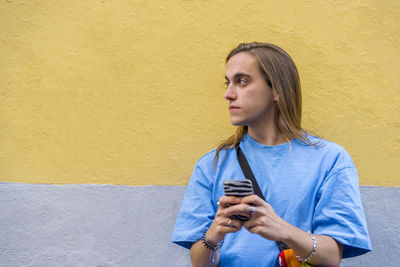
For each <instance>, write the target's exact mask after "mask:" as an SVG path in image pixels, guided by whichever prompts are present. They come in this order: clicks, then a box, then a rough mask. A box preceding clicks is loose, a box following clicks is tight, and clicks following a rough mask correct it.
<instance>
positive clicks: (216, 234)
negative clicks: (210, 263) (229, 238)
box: [206, 196, 242, 246]
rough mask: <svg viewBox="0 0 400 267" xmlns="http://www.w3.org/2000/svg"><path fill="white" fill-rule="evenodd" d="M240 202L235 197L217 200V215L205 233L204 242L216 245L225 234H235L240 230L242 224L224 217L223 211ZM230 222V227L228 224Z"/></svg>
mask: <svg viewBox="0 0 400 267" xmlns="http://www.w3.org/2000/svg"><path fill="white" fill-rule="evenodd" d="M240 203H241V200H240V198H237V197H232V196H222V197H220V199H219V205H218V210H217V214H216V215H215V218H214V220H213V222H212V224H211V226H210V228H209V229H208V231H207V233H206V240H207V242H210V243H211V244H212V245H215V246H216V245H217V244H218V243H219V242H221V241H222V240H223V239H224V238H225V235H226V234H227V233H235V232H237V231H239V230H240V229H241V228H242V222H241V221H239V220H235V219H231V218H229V216H226V215H225V213H224V210H226V209H228V206H229V205H237V204H240ZM229 221H231V227H229V225H228V223H229Z"/></svg>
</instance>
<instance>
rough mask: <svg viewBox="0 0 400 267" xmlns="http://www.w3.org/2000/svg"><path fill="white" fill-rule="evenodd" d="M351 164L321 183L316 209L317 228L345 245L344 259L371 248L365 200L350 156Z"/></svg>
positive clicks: (322, 233) (338, 169) (315, 229)
mask: <svg viewBox="0 0 400 267" xmlns="http://www.w3.org/2000/svg"><path fill="white" fill-rule="evenodd" d="M345 157H348V160H349V162H350V163H349V164H345V166H343V167H339V168H336V169H334V170H333V171H332V173H331V174H330V175H329V176H328V177H327V178H326V180H325V182H324V184H323V185H322V186H321V188H320V190H319V192H318V196H317V204H316V208H315V214H314V220H313V231H314V233H315V234H319V235H327V236H330V237H332V238H334V239H335V240H336V241H338V242H339V243H341V244H343V258H349V257H354V256H358V255H361V254H364V253H367V252H369V251H370V250H371V241H370V238H369V235H368V229H367V224H366V220H365V216H364V211H363V207H362V203H361V196H360V190H359V185H358V174H357V170H356V168H355V167H354V165H353V163H352V161H351V158H350V156H348V155H345Z"/></svg>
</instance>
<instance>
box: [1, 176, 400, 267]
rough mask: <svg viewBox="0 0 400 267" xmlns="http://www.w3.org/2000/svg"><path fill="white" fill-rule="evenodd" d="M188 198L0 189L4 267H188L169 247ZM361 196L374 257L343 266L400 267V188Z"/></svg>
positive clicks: (172, 190) (72, 188) (179, 192)
mask: <svg viewBox="0 0 400 267" xmlns="http://www.w3.org/2000/svg"><path fill="white" fill-rule="evenodd" d="M184 192H185V187H181V186H117V185H63V186H61V185H58V186H57V185H39V184H31V185H27V184H15V183H13V184H0V203H2V204H1V205H0V214H1V217H0V218H1V219H0V222H1V223H0V236H1V238H0V267H9V266H24V267H53V266H57V267H69V266H74V267H92V266H93V267H132V266H145V267H159V266H165V267H188V266H190V258H189V251H188V250H187V249H184V248H181V247H179V246H177V245H174V244H172V243H171V242H170V240H171V235H172V230H173V228H174V224H175V219H176V216H177V214H178V211H179V208H180V205H181V202H182V199H183V194H184ZM382 194H384V196H385V197H382ZM361 195H362V198H363V201H364V210H365V215H366V218H367V222H368V228H369V232H370V235H371V241H372V244H373V251H372V252H370V253H368V254H366V255H364V256H361V257H356V258H351V259H344V260H343V263H342V265H341V266H343V267H346V266H348V267H375V266H385V267H397V266H399V264H400V261H399V259H400V241H399V236H400V229H399V227H398V226H399V223H400V206H399V205H393V203H399V201H400V188H394V187H375V186H374V187H372V186H363V187H361ZM4 217H6V218H8V219H7V220H5V219H4Z"/></svg>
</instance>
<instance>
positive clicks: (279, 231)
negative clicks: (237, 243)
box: [223, 195, 291, 241]
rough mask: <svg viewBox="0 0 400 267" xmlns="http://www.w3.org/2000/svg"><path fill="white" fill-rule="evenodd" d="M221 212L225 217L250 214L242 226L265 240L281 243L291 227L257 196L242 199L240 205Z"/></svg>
mask: <svg viewBox="0 0 400 267" xmlns="http://www.w3.org/2000/svg"><path fill="white" fill-rule="evenodd" d="M250 206H254V207H255V211H254V212H252V213H250V212H249V208H250ZM223 212H224V215H225V216H226V217H229V216H231V215H233V214H243V213H247V214H251V217H250V219H249V220H248V221H246V222H244V223H243V226H244V227H245V228H246V229H247V230H248V231H249V232H251V233H254V234H259V235H260V236H262V237H264V238H266V239H269V240H275V241H282V240H286V239H287V238H288V236H289V231H290V229H291V225H290V224H289V223H287V222H286V221H285V220H283V219H282V218H281V217H279V216H278V215H276V213H275V211H274V209H273V208H272V207H271V205H269V204H268V203H267V202H265V201H264V200H262V199H261V198H260V197H258V196H257V195H250V196H247V197H244V198H242V199H241V202H240V204H238V205H235V206H231V207H228V208H226V209H224V210H223Z"/></svg>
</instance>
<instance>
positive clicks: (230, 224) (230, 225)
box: [228, 219, 232, 228]
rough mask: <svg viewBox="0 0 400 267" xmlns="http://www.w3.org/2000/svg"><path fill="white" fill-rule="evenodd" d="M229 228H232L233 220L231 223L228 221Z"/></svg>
mask: <svg viewBox="0 0 400 267" xmlns="http://www.w3.org/2000/svg"><path fill="white" fill-rule="evenodd" d="M228 227H229V228H232V219H229V221H228Z"/></svg>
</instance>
